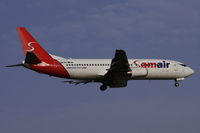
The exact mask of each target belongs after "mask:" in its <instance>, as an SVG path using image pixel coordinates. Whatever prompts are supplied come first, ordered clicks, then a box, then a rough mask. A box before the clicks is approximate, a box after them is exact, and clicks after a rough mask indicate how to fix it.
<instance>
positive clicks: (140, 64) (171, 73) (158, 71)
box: [54, 56, 194, 80]
mask: <svg viewBox="0 0 200 133" xmlns="http://www.w3.org/2000/svg"><path fill="white" fill-rule="evenodd" d="M54 58H55V59H57V60H58V61H59V62H60V63H61V64H62V65H63V66H64V67H65V69H66V70H67V71H68V73H69V75H70V78H71V79H80V80H94V79H98V78H101V77H102V76H104V75H105V74H106V73H107V71H108V70H109V69H110V65H111V61H112V60H111V59H64V58H56V57H55V56H54ZM128 62H129V65H130V68H131V70H132V72H131V73H130V74H131V76H130V77H129V79H127V80H131V79H133V80H134V79H177V80H179V79H180V80H182V79H184V78H185V77H187V76H190V75H191V74H193V73H194V71H193V70H192V69H191V68H189V67H187V66H185V65H184V64H183V63H181V62H177V61H172V60H162V59H128Z"/></svg>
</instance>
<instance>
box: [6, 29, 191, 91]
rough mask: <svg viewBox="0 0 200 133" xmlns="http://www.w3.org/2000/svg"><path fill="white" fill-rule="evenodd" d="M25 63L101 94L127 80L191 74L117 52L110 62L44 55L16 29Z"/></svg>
mask: <svg viewBox="0 0 200 133" xmlns="http://www.w3.org/2000/svg"><path fill="white" fill-rule="evenodd" d="M17 31H18V35H19V38H20V40H21V43H22V46H23V49H24V54H25V59H24V61H22V63H21V64H15V65H8V66H7V67H17V66H23V67H25V68H28V69H30V70H33V71H36V72H38V73H41V74H47V75H50V76H55V77H59V78H64V79H68V80H67V81H64V82H65V83H70V84H75V85H77V84H80V83H83V84H87V83H91V82H97V83H101V84H102V85H101V86H100V90H101V91H105V90H106V89H107V88H108V87H109V88H121V87H126V86H127V82H128V80H174V81H175V87H178V86H179V81H182V80H184V79H185V78H186V77H188V76H190V75H192V74H194V70H193V69H191V68H190V67H188V66H186V65H185V64H184V63H181V62H178V61H173V60H164V59H128V58H127V55H126V52H125V51H124V50H122V49H117V50H116V52H115V55H114V58H113V59H71V58H63V57H59V56H56V55H53V54H49V53H47V52H46V51H45V50H44V49H43V48H42V47H41V46H40V44H39V43H38V42H37V41H36V40H35V39H34V38H33V37H32V35H31V34H30V33H29V32H28V31H27V30H26V28H24V27H17Z"/></svg>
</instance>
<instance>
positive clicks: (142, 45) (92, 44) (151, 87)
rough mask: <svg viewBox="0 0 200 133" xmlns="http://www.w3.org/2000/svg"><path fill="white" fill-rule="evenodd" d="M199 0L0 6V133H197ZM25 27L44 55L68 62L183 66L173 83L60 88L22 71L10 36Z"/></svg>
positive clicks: (62, 0) (70, 0)
mask: <svg viewBox="0 0 200 133" xmlns="http://www.w3.org/2000/svg"><path fill="white" fill-rule="evenodd" d="M199 5H200V1H199V0H190V1H187V0H151V1H149V0H124V1H122V0H115V1H114V0H110V1H106V0H101V1H99V0H84V1H80V0H57V1H53V0H48V1H47V0H41V1H38V0H34V1H28V0H19V1H6V0H1V1H0V16H1V21H0V24H1V25H0V29H1V30H0V40H1V45H0V49H1V52H0V60H1V67H0V72H1V74H0V79H1V89H0V132H3V133H11V132H19V133H27V132H29V133H35V132H38V133H44V132H48V133H55V132H60V133H64V132H71V133H88V132H93V133H102V132H115V133H121V132H128V133H129V132H131V133H132V132H139V133H146V132H149V133H160V132H162V133H169V132H170V133H177V132H182V133H188V132H192V133H199V132H200V127H199V123H200V114H199V112H200V104H199V101H200V90H199V87H198V86H199V84H198V83H199V79H200V76H199V72H198V71H199V68H200V62H199V61H198V57H199V56H200V52H199V50H200V45H199V42H200V9H199ZM18 26H25V27H26V28H27V29H28V30H29V31H30V32H31V33H32V34H33V36H35V38H36V39H37V40H38V41H39V43H40V44H41V45H42V46H43V47H44V48H45V49H46V50H47V51H48V52H50V53H52V54H56V55H58V56H63V57H71V58H113V56H114V52H115V49H118V48H121V49H124V50H126V52H127V55H128V57H130V58H164V59H172V60H178V61H181V62H184V63H186V64H187V65H189V66H191V67H192V68H193V69H194V70H195V71H196V73H195V75H193V76H191V77H189V78H187V79H186V80H185V81H183V82H181V86H180V87H179V88H175V87H174V81H129V85H128V86H127V87H126V88H117V89H115V88H113V89H108V91H106V92H103V93H102V92H100V91H99V84H87V85H80V86H74V85H68V84H64V83H62V81H64V79H59V78H53V77H48V76H46V75H40V74H37V73H35V72H33V71H30V70H27V69H24V68H13V69H10V68H5V67H4V66H5V65H9V64H15V63H20V62H21V61H22V60H23V59H24V55H23V51H22V47H21V44H20V42H19V39H18V36H17V32H16V30H15V28H16V27H18Z"/></svg>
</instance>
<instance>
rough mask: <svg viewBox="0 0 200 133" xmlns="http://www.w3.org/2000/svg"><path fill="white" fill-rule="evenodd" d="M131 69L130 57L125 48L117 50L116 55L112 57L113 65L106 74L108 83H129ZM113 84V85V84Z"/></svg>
mask: <svg viewBox="0 0 200 133" xmlns="http://www.w3.org/2000/svg"><path fill="white" fill-rule="evenodd" d="M130 71H131V69H130V67H129V63H128V58H127V56H126V52H125V51H124V50H116V52H115V56H114V58H113V59H112V62H111V67H110V69H109V70H108V72H107V73H106V74H105V75H104V77H105V80H106V82H108V83H107V84H113V85H114V84H117V83H119V81H120V82H122V81H123V82H124V84H125V83H127V76H128V74H127V73H128V72H130ZM111 86H112V85H111Z"/></svg>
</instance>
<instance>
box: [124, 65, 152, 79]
mask: <svg viewBox="0 0 200 133" xmlns="http://www.w3.org/2000/svg"><path fill="white" fill-rule="evenodd" d="M131 70H132V71H131V72H128V74H130V75H131V77H132V78H134V77H146V76H147V74H148V72H147V69H146V68H141V67H135V68H132V69H131Z"/></svg>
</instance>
